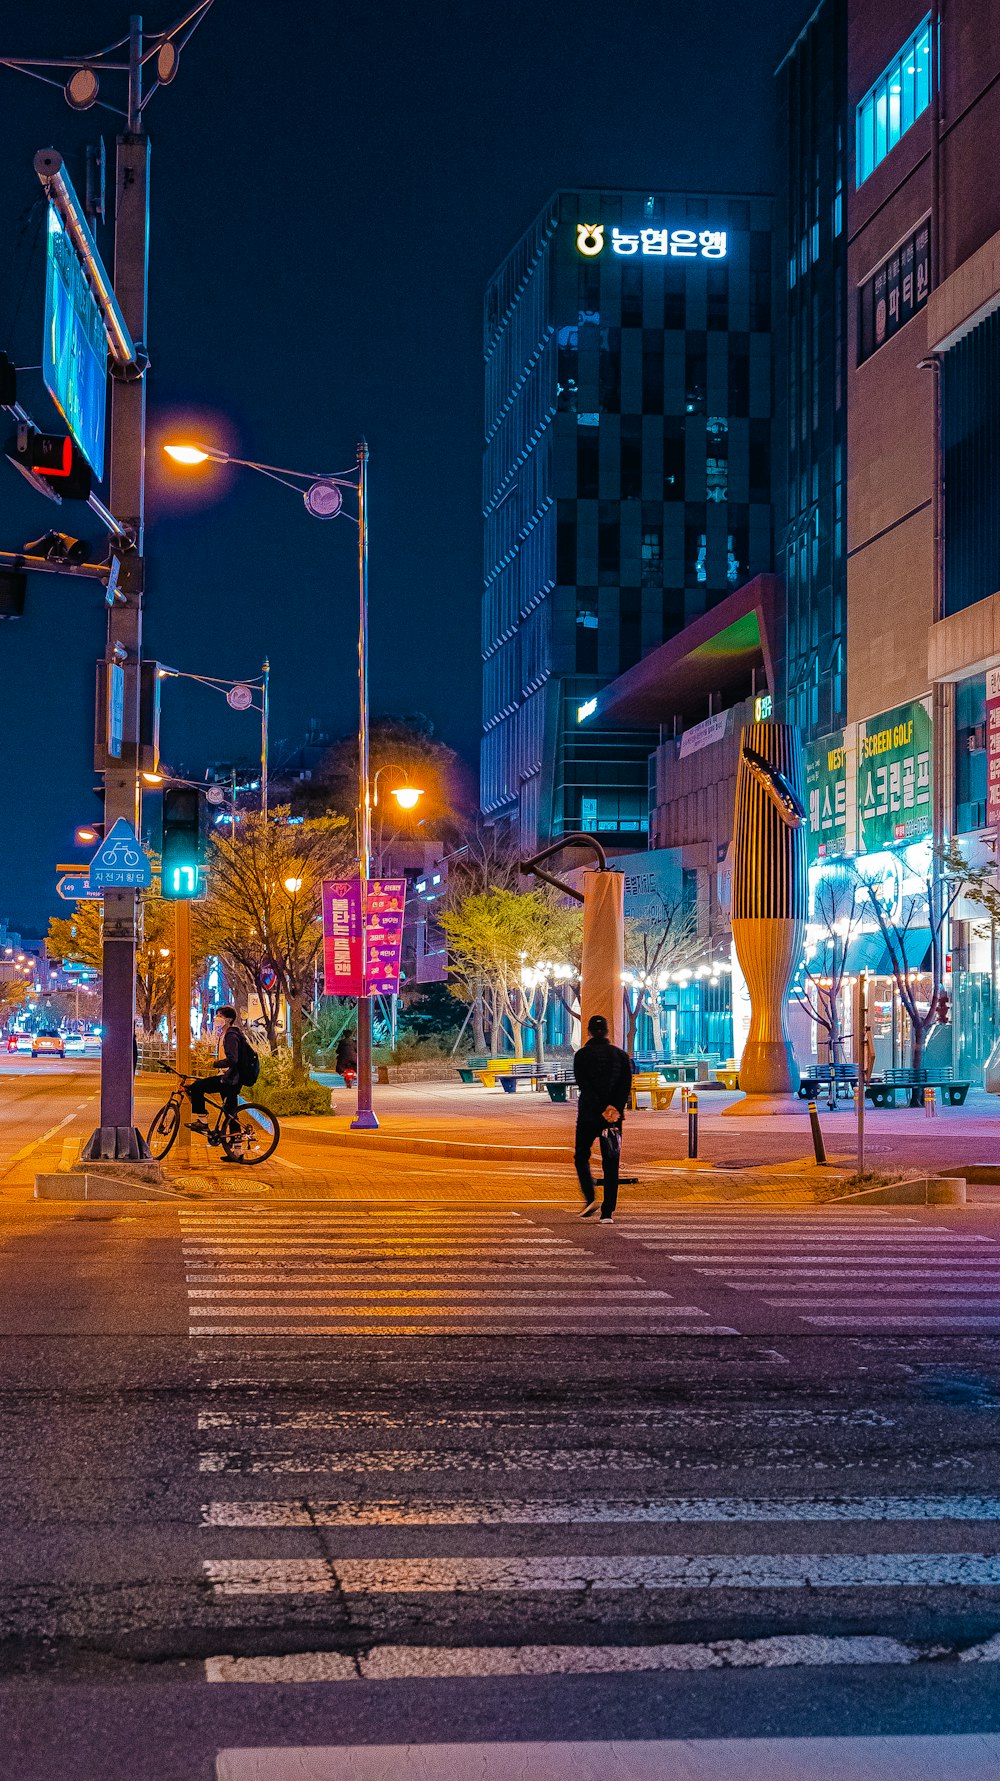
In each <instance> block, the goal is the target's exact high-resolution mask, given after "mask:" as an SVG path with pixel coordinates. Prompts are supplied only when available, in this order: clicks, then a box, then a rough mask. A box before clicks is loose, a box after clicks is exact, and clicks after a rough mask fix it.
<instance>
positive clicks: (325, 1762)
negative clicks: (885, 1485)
mask: <svg viewBox="0 0 1000 1781" xmlns="http://www.w3.org/2000/svg"><path fill="white" fill-rule="evenodd" d="M759 1643H760V1644H761V1645H763V1644H765V1643H766V1641H763V1640H762V1641H759ZM844 1643H845V1645H846V1644H847V1641H844ZM856 1643H857V1644H858V1645H860V1644H861V1641H858V1642H856ZM893 1643H894V1642H893V1641H889V1640H886V1641H884V1642H883V1644H884V1647H885V1648H886V1649H887V1650H888V1649H889V1648H890V1647H891V1646H892V1644H893ZM832 1644H833V1642H832V1641H831V1647H832ZM737 1645H738V1642H737V1641H734V1642H733V1650H732V1655H731V1659H730V1661H731V1662H732V1663H733V1664H740V1665H741V1666H742V1665H745V1664H748V1663H753V1662H757V1663H762V1664H768V1665H769V1667H773V1663H774V1662H778V1663H780V1662H781V1661H782V1660H781V1659H780V1658H776V1659H774V1660H771V1659H769V1658H767V1657H764V1656H760V1657H750V1656H749V1655H747V1656H746V1657H740V1656H738V1655H737V1654H736V1648H737ZM790 1648H791V1647H790V1646H789V1649H790ZM525 1649H528V1648H525ZM664 1649H666V1648H664ZM693 1649H697V1648H692V1647H687V1650H688V1651H692V1650H693ZM701 1649H702V1650H703V1651H704V1652H705V1653H706V1656H705V1657H704V1659H703V1660H702V1661H700V1662H695V1661H691V1662H688V1663H686V1664H685V1663H683V1662H672V1661H669V1660H667V1661H664V1663H663V1664H653V1665H650V1664H643V1663H642V1662H641V1660H640V1661H639V1662H629V1663H621V1664H611V1665H602V1664H601V1663H600V1662H598V1663H587V1664H584V1665H582V1666H581V1668H582V1669H583V1670H585V1671H591V1670H594V1669H600V1668H610V1669H611V1670H634V1669H642V1668H654V1669H660V1668H663V1669H695V1668H697V1669H705V1668H710V1667H714V1666H715V1664H717V1663H719V1662H720V1661H724V1660H722V1659H720V1658H714V1659H713V1658H712V1657H710V1656H708V1655H707V1653H708V1652H710V1651H713V1650H714V1648H713V1647H702V1648H701ZM745 1649H746V1651H747V1653H749V1652H750V1651H751V1650H752V1649H753V1646H752V1644H750V1643H748V1644H747V1646H746V1647H745ZM914 1649H916V1648H914ZM534 1650H535V1651H536V1652H537V1653H538V1662H537V1666H532V1665H531V1664H530V1663H529V1662H527V1661H525V1660H523V1659H522V1661H520V1662H518V1663H516V1664H514V1663H511V1662H510V1661H509V1660H508V1663H507V1664H506V1666H505V1664H504V1654H502V1653H497V1656H496V1658H495V1659H493V1660H491V1659H490V1656H489V1653H488V1652H486V1651H483V1652H482V1653H481V1656H482V1664H483V1667H482V1668H481V1669H478V1668H471V1667H470V1668H469V1669H467V1670H464V1671H463V1670H461V1669H454V1668H451V1667H449V1666H448V1665H447V1663H446V1662H444V1661H443V1660H442V1658H441V1656H440V1654H435V1653H434V1652H433V1650H431V1649H427V1648H425V1650H424V1653H423V1663H421V1662H420V1660H419V1659H418V1658H417V1657H416V1654H411V1653H409V1652H406V1653H400V1655H399V1656H398V1657H391V1654H392V1648H391V1647H387V1646H382V1647H381V1648H380V1655H381V1656H382V1657H391V1662H389V1663H387V1664H385V1665H384V1666H383V1667H380V1668H375V1667H374V1666H373V1664H372V1661H371V1655H372V1654H369V1656H368V1657H367V1658H361V1659H359V1661H358V1664H357V1675H358V1676H359V1678H361V1679H363V1680H366V1681H387V1680H395V1679H399V1678H402V1677H408V1678H414V1677H423V1676H428V1677H430V1676H448V1675H462V1674H470V1675H480V1674H481V1675H484V1676H489V1675H525V1674H528V1675H547V1674H552V1673H553V1672H554V1671H556V1670H557V1669H560V1668H562V1669H565V1670H568V1671H570V1672H572V1671H573V1669H574V1668H575V1667H576V1666H574V1664H573V1663H572V1661H568V1662H566V1663H565V1664H563V1665H562V1666H559V1665H557V1664H556V1663H555V1662H554V1661H553V1660H552V1659H551V1658H549V1659H546V1658H545V1657H544V1656H543V1655H542V1652H543V1648H542V1647H535V1648H534ZM896 1650H897V1651H898V1652H902V1651H904V1650H905V1647H903V1646H897V1647H896ZM218 1661H219V1662H220V1663H222V1664H230V1663H231V1664H232V1665H233V1666H234V1669H233V1670H231V1671H229V1670H227V1671H224V1672H223V1671H220V1672H218V1673H217V1674H214V1675H212V1676H211V1677H210V1680H213V1681H238V1680H246V1681H251V1680H258V1679H260V1680H263V1681H269V1680H278V1679H279V1674H278V1673H277V1672H281V1674H280V1679H281V1680H288V1681H311V1680H318V1679H319V1678H318V1677H315V1676H314V1675H312V1674H310V1673H309V1671H308V1668H307V1667H305V1666H303V1668H304V1670H305V1673H302V1671H301V1670H300V1671H299V1672H297V1671H296V1670H295V1669H294V1667H293V1665H292V1664H291V1663H290V1661H289V1660H288V1659H283V1658H273V1659H267V1660H264V1661H265V1663H267V1664H269V1665H271V1666H273V1670H272V1672H271V1673H270V1674H268V1673H266V1672H265V1673H262V1674H260V1675H259V1678H258V1675H255V1674H251V1673H250V1672H249V1668H248V1666H249V1665H250V1664H251V1663H252V1661H253V1660H248V1659H239V1658H236V1659H229V1658H224V1659H220V1660H218ZM319 1661H320V1662H321V1661H322V1658H320V1659H319ZM466 1661H467V1662H468V1663H470V1665H471V1663H472V1662H473V1661H474V1659H473V1654H472V1653H471V1652H470V1653H469V1656H468V1658H467V1660H466ZM792 1661H794V1659H793V1660H792ZM803 1661H807V1662H809V1661H812V1662H821V1661H823V1660H822V1659H820V1658H812V1659H804V1660H803ZM830 1661H833V1662H837V1661H841V1662H847V1663H850V1662H852V1661H860V1662H868V1663H875V1662H878V1661H879V1659H878V1658H877V1657H875V1656H869V1657H867V1658H857V1659H852V1658H847V1657H845V1658H843V1659H840V1660H838V1659H836V1658H833V1659H831V1660H830ZM885 1661H886V1662H889V1663H898V1662H907V1661H912V1660H911V1659H909V1658H907V1657H903V1656H898V1655H896V1652H892V1654H891V1655H887V1657H886V1659H885ZM334 1662H335V1660H330V1665H331V1669H333V1664H334ZM236 1666H243V1667H242V1668H240V1669H237V1668H236ZM282 1666H284V1667H283V1668H282ZM404 1666H405V1667H404ZM324 1679H325V1678H324ZM330 1679H331V1680H333V1681H344V1680H347V1679H348V1677H347V1676H346V1675H345V1674H342V1673H341V1672H339V1671H336V1670H333V1674H332V1676H331V1677H330ZM998 1766H1000V1737H997V1736H996V1735H993V1734H990V1733H981V1732H966V1733H951V1734H929V1733H924V1734H913V1735H904V1736H866V1737H792V1738H775V1737H771V1738H724V1739H723V1738H720V1739H713V1738H683V1739H682V1738H670V1739H657V1740H652V1739H642V1740H638V1739H629V1738H616V1739H615V1741H614V1742H605V1743H593V1742H588V1743H582V1742H575V1741H574V1742H562V1743H556V1742H551V1743H541V1742H539V1743H522V1742H518V1743H506V1744H501V1743H463V1744H443V1743H440V1744H430V1743H422V1744H421V1743H416V1742H412V1743H409V1744H396V1745H390V1744H380V1745H377V1746H374V1747H373V1746H372V1745H368V1744H351V1745H345V1744H339V1745H328V1746H325V1747H324V1746H316V1745H311V1746H300V1747H299V1748H297V1749H296V1748H291V1747H289V1746H288V1745H287V1744H283V1745H281V1746H276V1747H274V1748H264V1747H259V1748H249V1749H230V1750H223V1751H222V1752H221V1753H220V1754H219V1756H218V1758H217V1760H216V1768H215V1774H216V1781H287V1778H288V1777H289V1776H290V1775H296V1776H303V1777H304V1776H308V1777H309V1781H385V1777H386V1776H389V1775H391V1776H392V1777H393V1778H394V1781H524V1777H525V1776H527V1775H532V1776H534V1775H539V1776H544V1777H545V1781H596V1778H597V1777H606V1776H609V1775H614V1776H615V1781H662V1778H663V1777H664V1776H678V1777H679V1776H683V1777H684V1781H760V1777H761V1776H764V1775H766V1776H767V1777H768V1781H940V1777H941V1776H944V1775H947V1776H948V1778H949V1781H995V1777H996V1774H997V1771H998Z"/></svg>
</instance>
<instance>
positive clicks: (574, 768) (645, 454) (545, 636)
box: [481, 190, 774, 847]
mask: <svg viewBox="0 0 1000 1781" xmlns="http://www.w3.org/2000/svg"><path fill="white" fill-rule="evenodd" d="M771 254H772V215H771V200H770V199H769V198H767V197H760V196H742V195H735V194H719V195H715V196H711V195H704V194H697V195H696V194H693V193H672V192H653V193H647V192H622V191H617V192H608V191H594V190H589V191H573V192H560V193H557V194H556V196H555V197H554V198H552V199H551V200H550V202H549V203H548V204H547V205H546V206H545V208H544V210H543V211H542V212H541V214H540V215H539V216H538V217H537V218H536V219H535V221H534V222H533V223H532V225H531V227H530V228H529V229H528V230H527V231H526V232H525V234H524V235H523V236H522V237H521V240H520V241H519V242H518V244H517V246H516V247H515V248H514V250H513V252H512V253H511V254H510V255H509V257H508V258H507V260H506V261H505V262H504V264H503V265H502V267H501V268H500V270H499V272H498V273H497V274H496V276H495V278H494V279H493V281H492V282H491V284H490V286H489V289H488V291H487V296H486V312H485V357H486V441H485V454H484V477H483V509H484V519H485V575H484V593H483V632H482V648H483V729H484V735H483V744H482V766H481V799H482V808H483V811H484V813H485V814H486V815H487V816H488V817H490V818H492V819H493V820H495V821H503V820H509V821H511V822H513V823H516V824H517V825H518V828H519V831H520V835H521V841H522V845H524V846H525V847H530V846H532V845H534V844H535V843H536V842H537V843H538V844H541V843H543V842H545V841H548V840H550V839H558V837H559V836H560V835H563V834H566V833H568V832H570V831H572V830H574V829H581V828H582V829H587V830H589V831H591V832H597V833H599V834H601V835H602V836H603V837H604V838H606V839H607V840H608V842H609V843H610V844H611V845H619V846H626V847H627V846H629V845H634V846H637V847H643V846H645V844H646V832H647V829H648V787H647V757H648V755H649V752H650V749H651V747H652V745H653V744H654V742H655V740H656V738H655V737H650V736H647V735H646V734H645V733H636V732H632V733H622V732H613V731H610V730H609V731H601V730H600V729H597V730H594V729H591V728H590V727H589V726H587V725H586V723H581V720H580V714H581V712H582V713H583V714H584V717H586V715H587V710H588V702H589V701H590V700H591V699H593V698H594V696H595V694H596V693H597V692H598V690H599V689H600V688H601V687H602V686H604V685H605V684H606V683H607V682H608V681H610V680H612V679H614V678H615V677H616V676H617V675H618V674H620V673H622V672H623V670H624V669H626V668H629V667H631V666H632V665H633V664H634V663H635V662H637V661H638V660H639V659H640V657H642V656H644V655H646V654H648V652H649V651H650V650H652V649H655V648H656V647H657V645H659V644H660V643H663V642H665V641H666V640H667V639H668V638H670V637H672V636H674V635H675V634H676V633H677V632H679V631H681V630H683V628H684V626H685V625H686V624H688V623H690V621H691V620H692V619H694V618H696V617H699V616H700V615H701V614H702V613H704V612H705V611H707V610H708V609H709V608H710V607H711V606H713V605H714V604H716V603H717V602H718V601H719V600H720V599H721V598H723V597H724V596H725V595H726V594H727V593H729V592H730V591H731V590H732V589H733V588H734V587H738V586H739V585H740V584H741V583H742V582H744V581H746V580H747V579H748V578H749V577H750V576H752V575H754V574H756V573H757V572H758V571H759V570H765V569H770V568H771V567H772V564H773V550H774V543H773V521H772V505H771V503H772V355H771V289H772V262H771Z"/></svg>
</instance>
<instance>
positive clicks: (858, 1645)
mask: <svg viewBox="0 0 1000 1781" xmlns="http://www.w3.org/2000/svg"><path fill="white" fill-rule="evenodd" d="M941 1655H943V1648H942V1647H941V1646H940V1645H935V1646H928V1645H918V1644H907V1643H905V1642H904V1641H903V1640H900V1639H892V1638H885V1637H879V1636H878V1635H867V1636H866V1635H860V1636H857V1635H855V1636H854V1637H851V1636H849V1635H848V1636H840V1637H837V1636H834V1637H830V1636H828V1635H823V1634H817V1633H797V1634H794V1633H793V1634H786V1635H785V1636H781V1635H778V1636H777V1637H772V1638H765V1639H715V1640H712V1641H711V1642H706V1643H704V1644H677V1645H508V1646H504V1645H464V1646H463V1645H444V1646H442V1645H375V1646H373V1647H372V1648H371V1649H370V1650H369V1651H367V1652H363V1653H360V1654H359V1655H358V1656H357V1657H356V1658H355V1657H347V1656H344V1655H342V1654H341V1653H340V1652H337V1651H297V1652H293V1653H291V1654H290V1655H288V1656H286V1657H209V1658H206V1660H205V1679H206V1681H208V1682H221V1683H226V1682H231V1683H239V1682H252V1683H269V1682H275V1683H302V1682H356V1681H365V1682H387V1681H396V1680H400V1679H410V1680H424V1679H430V1678H432V1677H436V1676H456V1677H460V1676H468V1677H472V1676H551V1675H556V1676H567V1675H616V1674H622V1673H628V1672H635V1671H646V1670H681V1671H684V1670H717V1669H730V1668H732V1669H751V1668H760V1669H779V1668H785V1667H792V1666H806V1665H810V1666H811V1665H819V1664H824V1665H825V1664H835V1665H845V1664H851V1665H855V1664H913V1663H919V1662H920V1661H921V1659H927V1658H936V1657H940V1656H941ZM960 1655H961V1656H963V1657H964V1656H965V1655H966V1654H965V1653H964V1652H963V1653H961V1654H960ZM980 1661H985V1662H994V1663H996V1662H1000V1650H998V1651H997V1653H996V1655H995V1656H992V1657H990V1658H987V1659H981V1660H980ZM920 1741H921V1740H913V1742H920ZM989 1741H991V1740H984V1742H989ZM844 1742H845V1743H852V1742H855V1740H844ZM947 1742H950V1743H954V1742H955V1740H947ZM992 1742H995V1743H997V1744H1000V1739H994V1740H992ZM518 1748H519V1750H520V1751H521V1752H522V1753H523V1752H524V1748H525V1747H524V1746H523V1745H520V1746H518ZM661 1748H662V1747H661ZM690 1748H691V1747H690V1746H685V1752H687V1751H689V1750H690ZM566 1749H569V1750H570V1751H571V1752H572V1751H573V1747H572V1746H558V1747H557V1750H566ZM283 1754H285V1755H287V1752H284V1753H283ZM384 1754H385V1753H384V1751H383V1752H382V1755H383V1756H384ZM623 1755H624V1753H623V1752H622V1747H621V1745H618V1746H616V1757H615V1763H614V1772H615V1774H616V1775H617V1776H619V1777H621V1778H622V1781H625V1778H624V1777H623V1776H622V1769H621V1766H620V1758H621V1757H623ZM910 1765H911V1766H910V1767H908V1768H907V1770H906V1772H905V1776H904V1777H903V1781H917V1774H918V1772H917V1771H916V1770H915V1768H914V1767H913V1766H912V1765H913V1756H912V1755H911V1756H910ZM384 1772H385V1771H384V1770H383V1774H384ZM580 1772H581V1771H580V1769H579V1768H577V1769H576V1771H575V1773H576V1775H577V1776H579V1774H580ZM285 1773H286V1774H287V1770H286V1771H285ZM392 1773H393V1774H394V1775H396V1776H398V1775H399V1773H400V1771H399V1769H398V1768H395V1767H394V1768H393V1770H392ZM422 1773H423V1781H427V1774H426V1770H424V1771H423V1772H422ZM538 1773H539V1774H545V1775H546V1776H549V1777H550V1776H551V1775H552V1768H551V1766H550V1764H549V1765H548V1766H546V1767H545V1768H544V1769H540V1770H539V1771H538ZM682 1773H683V1774H685V1776H686V1778H687V1781H691V1770H690V1767H687V1768H686V1769H685V1770H680V1769H679V1768H673V1767H667V1766H664V1767H661V1768H658V1769H655V1770H653V1771H652V1776H655V1777H657V1781H659V1778H661V1777H664V1776H668V1775H680V1774H682ZM844 1773H845V1771H844V1770H843V1768H841V1769H840V1770H839V1771H838V1772H836V1781H843V1778H844ZM938 1773H939V1774H941V1775H944V1774H948V1775H950V1776H952V1777H954V1778H955V1781H961V1778H960V1777H959V1775H958V1771H956V1769H955V1768H954V1766H952V1765H951V1764H948V1765H947V1766H946V1767H942V1768H941V1769H940V1770H939V1771H938ZM311 1774H312V1776H313V1781H316V1771H315V1769H312V1771H311ZM764 1774H766V1775H768V1776H769V1777H773V1776H774V1774H775V1770H774V1768H773V1766H771V1765H768V1766H766V1767H765V1768H755V1769H753V1770H752V1771H749V1776H750V1777H752V1781H760V1777H761V1776H762V1775H764ZM803 1774H804V1772H803V1771H802V1770H799V1771H798V1774H797V1776H796V1781H803ZM851 1774H852V1776H856V1775H857V1770H856V1769H852V1770H851ZM478 1775H479V1777H480V1781H485V1776H486V1771H485V1770H483V1769H482V1768H480V1769H479V1770H478ZM523 1775H524V1770H523V1769H522V1770H521V1774H520V1777H519V1781H522V1778H523ZM448 1776H449V1778H450V1781H455V1776H456V1770H455V1767H454V1765H452V1766H451V1767H450V1768H449V1770H448ZM877 1777H878V1781H888V1771H887V1770H886V1769H885V1768H884V1767H883V1768H880V1769H879V1770H878V1771H877ZM353 1778H354V1781H358V1771H357V1769H355V1770H354V1771H353ZM275 1781H277V1778H276V1777H275ZM345 1781H346V1777H345ZM646 1781H651V1777H649V1776H648V1777H647V1778H646ZM715 1781H719V1773H718V1770H716V1771H715ZM743 1781H748V1777H747V1776H744V1778H743ZM872 1781H875V1776H873V1777H872ZM990 1781H993V1777H992V1776H991V1777H990Z"/></svg>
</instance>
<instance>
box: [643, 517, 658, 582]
mask: <svg viewBox="0 0 1000 1781" xmlns="http://www.w3.org/2000/svg"><path fill="white" fill-rule="evenodd" d="M642 585H643V587H662V586H663V527H662V526H651V527H649V528H648V529H647V530H644V531H643V534H642Z"/></svg>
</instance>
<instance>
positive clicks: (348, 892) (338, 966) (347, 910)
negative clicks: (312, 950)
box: [323, 878, 364, 996]
mask: <svg viewBox="0 0 1000 1781" xmlns="http://www.w3.org/2000/svg"><path fill="white" fill-rule="evenodd" d="M362 952H363V948H362V943H361V880H360V878H325V879H324V880H323V990H324V994H326V995H328V996H360V995H363V994H364V974H363V966H362Z"/></svg>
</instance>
